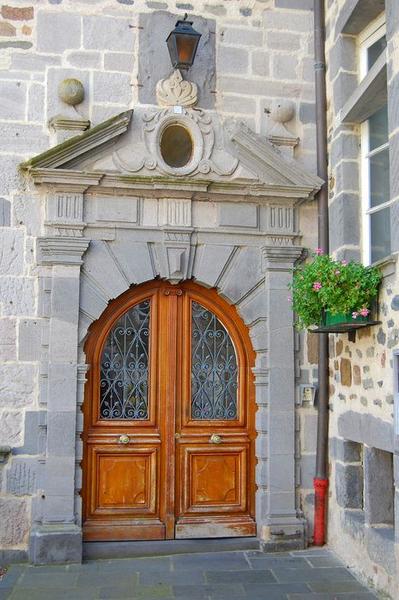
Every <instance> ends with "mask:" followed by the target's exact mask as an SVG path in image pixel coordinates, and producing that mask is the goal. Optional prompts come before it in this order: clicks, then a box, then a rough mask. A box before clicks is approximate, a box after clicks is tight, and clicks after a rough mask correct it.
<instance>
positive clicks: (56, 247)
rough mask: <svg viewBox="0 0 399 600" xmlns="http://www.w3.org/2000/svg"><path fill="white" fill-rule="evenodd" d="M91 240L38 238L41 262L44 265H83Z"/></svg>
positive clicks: (80, 238) (79, 238)
mask: <svg viewBox="0 0 399 600" xmlns="http://www.w3.org/2000/svg"><path fill="white" fill-rule="evenodd" d="M89 244H90V240H89V239H87V238H83V237H61V236H58V237H56V236H54V237H43V238H38V240H37V245H38V255H39V262H41V264H44V265H81V264H82V257H83V254H84V253H85V252H86V250H87V248H88V247H89Z"/></svg>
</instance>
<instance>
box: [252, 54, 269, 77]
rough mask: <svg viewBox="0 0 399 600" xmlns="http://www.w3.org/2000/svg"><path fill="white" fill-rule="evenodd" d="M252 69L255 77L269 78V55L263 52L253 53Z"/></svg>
mask: <svg viewBox="0 0 399 600" xmlns="http://www.w3.org/2000/svg"><path fill="white" fill-rule="evenodd" d="M251 67H252V73H253V74H254V75H259V76H260V77H269V75H270V66H269V53H268V52H261V51H256V52H253V53H252V57H251Z"/></svg>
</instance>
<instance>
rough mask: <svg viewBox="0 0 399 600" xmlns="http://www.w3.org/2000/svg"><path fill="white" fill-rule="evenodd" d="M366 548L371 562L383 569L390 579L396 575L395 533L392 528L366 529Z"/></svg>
mask: <svg viewBox="0 0 399 600" xmlns="http://www.w3.org/2000/svg"><path fill="white" fill-rule="evenodd" d="M365 534H366V535H365V537H366V548H367V552H368V555H369V557H370V558H371V560H372V561H373V562H375V563H377V564H379V565H381V566H382V567H383V569H384V570H385V571H387V572H388V573H389V575H391V576H392V577H395V575H396V574H397V562H396V560H395V532H394V528H393V527H367V528H366V529H365Z"/></svg>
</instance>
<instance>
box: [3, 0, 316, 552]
mask: <svg viewBox="0 0 399 600" xmlns="http://www.w3.org/2000/svg"><path fill="white" fill-rule="evenodd" d="M311 4H312V3H311V2H310V1H309V0H298V1H297V2H295V9H292V3H291V2H290V1H288V0H258V1H253V0H251V1H249V2H242V1H238V0H232V1H228V2H227V1H223V0H219V1H215V0H205V1H204V2H202V1H200V2H199V1H192V2H191V3H190V2H179V1H178V2H171V1H160V2H158V1H157V2H155V1H152V0H151V1H150V0H147V1H144V0H134V1H133V0H86V1H83V0H82V1H81V0H49V1H48V2H47V1H45V0H37V1H36V2H34V3H31V4H29V3H28V2H25V1H22V0H13V2H12V3H11V4H10V5H8V4H2V5H0V15H1V19H0V80H1V83H0V128H1V140H2V141H1V148H0V246H1V248H2V252H1V253H0V277H1V293H0V294H1V295H0V306H1V309H0V360H1V361H2V364H1V367H0V381H1V383H0V445H3V444H8V445H9V446H11V448H12V456H11V457H10V458H8V460H7V462H6V463H4V464H0V486H1V487H0V490H1V492H0V521H1V522H2V523H7V526H6V527H1V528H0V547H1V548H3V549H4V550H5V551H6V552H7V556H8V557H13V558H14V557H21V556H24V555H25V554H24V553H25V552H26V548H27V541H28V534H29V529H30V524H31V519H32V516H31V515H32V514H33V519H34V518H39V516H40V511H39V510H38V509H37V505H38V503H39V500H40V496H41V485H42V482H43V469H44V459H43V457H44V453H45V444H46V418H47V417H46V403H45V400H44V399H45V395H46V394H45V390H46V385H47V374H46V369H45V368H43V365H45V364H46V361H47V362H48V344H49V341H48V340H49V335H50V333H49V331H48V320H47V319H46V314H47V312H46V311H48V306H47V304H48V300H49V297H50V288H49V280H48V279H47V278H46V276H50V267H47V271H46V267H43V268H42V269H41V271H40V275H41V276H40V278H39V277H38V267H37V256H36V239H37V237H38V236H39V235H42V234H43V232H44V225H43V220H44V201H43V198H42V197H41V196H40V194H39V193H38V192H37V190H36V189H35V188H34V187H33V186H32V185H31V183H30V182H29V180H28V179H26V178H25V177H24V176H23V175H21V173H20V171H19V169H18V165H19V164H20V163H21V162H22V161H24V160H26V159H27V158H30V157H31V156H33V155H35V154H37V153H39V152H43V151H45V150H46V149H48V148H49V147H50V146H51V145H54V144H55V143H56V142H57V135H55V133H54V131H51V130H50V129H49V127H48V122H49V120H50V119H52V118H53V117H55V116H57V115H59V114H61V115H63V114H65V111H67V110H68V111H69V113H68V115H69V116H71V114H74V115H75V116H76V117H77V118H83V119H88V120H90V122H91V125H92V126H94V125H97V124H99V123H100V122H102V121H103V120H104V119H106V118H108V117H110V116H113V115H116V114H118V113H121V112H123V111H125V110H126V109H127V108H132V107H133V108H134V107H135V106H136V105H137V104H139V103H141V104H143V103H145V102H150V101H151V99H149V96H148V95H146V94H145V93H144V92H145V89H147V88H148V89H150V88H151V85H153V86H155V84H156V81H150V84H151V85H148V81H146V77H148V73H149V71H151V62H149V63H148V62H147V63H145V62H144V63H143V61H142V60H141V58H140V57H142V56H143V55H144V54H146V53H147V54H148V53H149V54H150V53H151V52H153V53H154V56H155V59H154V60H155V62H154V64H156V63H157V62H158V60H157V58H156V57H157V56H158V54H157V53H159V55H160V56H162V57H163V59H162V60H163V61H164V62H163V63H162V65H164V66H163V68H164V69H165V70H166V72H164V73H162V72H161V71H162V69H161V68H160V67H159V65H158V66H157V68H158V71H157V77H158V73H159V77H161V76H166V75H168V73H169V70H170V67H169V65H168V62H167V60H166V62H165V60H164V58H165V56H166V52H167V51H166V45H165V43H164V39H163V38H161V37H159V38H158V37H157V31H152V32H151V35H148V32H146V31H145V29H143V27H145V26H146V25H148V26H149V27H150V25H151V18H150V17H151V16H152V15H154V14H155V13H156V15H158V16H159V18H160V19H161V22H163V21H162V19H165V18H166V17H165V16H163V15H165V13H166V12H169V13H171V14H172V15H173V18H172V17H170V15H169V16H168V17H167V18H168V19H169V20H170V21H171V22H172V21H174V19H175V17H178V16H182V15H183V14H184V12H185V11H187V12H188V13H189V14H191V13H192V14H193V15H194V26H195V25H196V23H197V22H198V24H199V25H198V26H199V27H200V26H201V27H203V28H204V31H205V32H206V35H204V39H205V38H206V40H207V44H208V46H209V48H207V49H206V52H208V53H209V57H210V59H209V60H210V61H211V62H212V61H213V63H212V64H215V73H211V74H209V72H208V71H206V69H205V68H204V67H200V68H198V69H197V71H195V69H196V68H197V67H194V69H193V71H192V73H191V72H189V74H188V77H189V78H190V77H191V76H192V78H193V80H197V81H199V83H200V88H201V89H200V93H201V92H202V97H203V101H204V105H206V107H211V106H212V107H213V108H214V109H216V110H217V111H219V113H220V114H221V115H222V116H223V117H230V116H233V117H236V118H238V119H242V120H244V121H246V122H247V123H248V124H249V125H250V126H251V127H252V128H253V129H254V130H255V131H256V132H258V133H260V134H262V135H266V134H267V133H268V132H270V129H271V127H272V125H271V122H270V114H269V113H270V109H271V106H272V102H273V101H274V100H278V99H280V98H289V99H291V100H292V101H293V102H294V104H295V109H296V110H295V116H294V118H293V119H292V120H291V121H290V122H288V123H286V126H287V129H288V130H289V131H290V132H291V133H292V134H294V135H295V136H298V137H299V138H300V142H299V144H298V146H297V147H296V148H295V157H296V158H297V160H298V161H299V162H300V163H302V164H303V165H305V166H306V167H307V168H308V169H309V170H310V171H313V172H315V170H316V167H315V122H314V86H313V38H312V33H313V22H312V13H311V11H310V10H309V9H310V7H311V6H310V5H311ZM197 15H201V18H199V17H198V16H197ZM157 18H158V17H157ZM154 40H155V41H154ZM200 52H201V49H200V50H199V53H200ZM199 56H200V54H199ZM198 60H199V63H198V64H200V58H199V59H198ZM159 69H160V70H159ZM66 77H76V78H78V79H80V80H81V81H82V83H83V85H84V88H85V99H84V101H83V103H82V104H80V105H79V106H78V108H77V109H76V110H77V112H76V114H75V113H74V112H73V111H74V110H75V109H71V108H68V107H66V105H65V104H63V103H62V102H61V101H60V100H59V98H58V95H57V88H58V85H59V83H60V82H61V81H62V80H63V79H65V78H66ZM201 78H202V79H201ZM201 81H202V84H201ZM146 85H147V88H146V87H145V86H146ZM200 106H201V100H200ZM71 111H72V112H71ZM314 210H315V206H314V204H313V205H312V204H310V205H307V206H304V207H303V208H302V209H301V216H300V223H299V227H300V229H301V230H302V231H303V232H304V234H305V235H304V239H303V243H304V245H306V246H311V247H314V246H315V245H316V242H315V234H314V231H315V229H314V214H315V213H314ZM46 303H47V304H46ZM304 343H305V342H304V340H302V342H301V345H302V348H305V345H304ZM299 346H300V340H299V338H298V349H299ZM303 352H304V354H303V357H302V359H303V362H304V365H305V366H304V368H303V369H302V371H301V369H300V366H299V362H298V365H297V375H298V381H300V382H305V383H306V382H308V381H309V382H312V381H314V378H315V376H316V373H315V372H314V367H313V366H312V364H310V363H314V362H315V358H314V356H315V354H314V349H310V350H309V351H308V354H307V355H306V350H304V351H303ZM310 355H312V356H313V358H311V356H310ZM298 356H299V355H298ZM305 363H306V364H305ZM298 393H299V392H298ZM298 415H299V416H298V422H297V429H298V428H299V424H300V423H301V424H303V426H304V429H303V431H306V432H309V440H311V441H309V442H308V441H307V440H308V435H307V434H306V435H303V434H302V449H301V448H300V446H299V444H298V450H297V458H298V465H300V467H298V474H297V483H298V486H299V482H300V480H301V475H300V473H299V470H300V469H301V472H302V486H303V487H304V488H311V473H312V465H313V461H314V427H315V420H314V419H315V415H314V409H313V408H312V407H310V406H307V407H306V406H305V407H304V408H301V409H299V411H298ZM301 452H302V454H303V455H304V457H303V460H302V459H301V458H300V457H301ZM55 474H56V473H55ZM305 481H306V483H304V482H305ZM298 494H299V496H300V501H301V502H303V503H304V509H306V510H305V512H307V511H308V508H307V507H308V506H309V510H310V508H311V500H312V499H311V495H310V497H309V493H308V492H304V493H300V492H299V489H298ZM305 499H306V501H305ZM309 501H310V504H309ZM309 514H311V511H310V513H309ZM0 556H1V555H0Z"/></svg>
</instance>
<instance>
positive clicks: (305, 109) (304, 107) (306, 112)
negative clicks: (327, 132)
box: [299, 102, 316, 125]
mask: <svg viewBox="0 0 399 600" xmlns="http://www.w3.org/2000/svg"><path fill="white" fill-rule="evenodd" d="M299 120H300V121H301V122H302V123H303V124H304V125H306V124H308V123H315V122H316V106H315V104H313V102H312V103H311V102H301V104H300V107H299Z"/></svg>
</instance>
